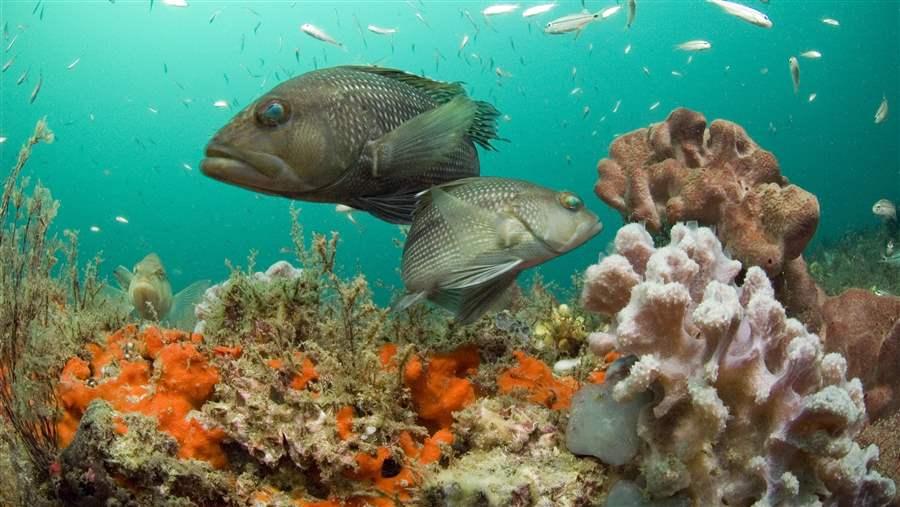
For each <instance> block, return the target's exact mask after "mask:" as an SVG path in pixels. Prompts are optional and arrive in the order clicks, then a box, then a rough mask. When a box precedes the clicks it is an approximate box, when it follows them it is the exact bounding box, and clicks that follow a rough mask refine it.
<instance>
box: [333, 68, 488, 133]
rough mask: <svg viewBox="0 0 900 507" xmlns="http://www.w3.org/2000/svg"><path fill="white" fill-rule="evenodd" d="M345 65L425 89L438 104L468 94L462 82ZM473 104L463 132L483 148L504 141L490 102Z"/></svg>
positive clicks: (400, 71)
mask: <svg viewBox="0 0 900 507" xmlns="http://www.w3.org/2000/svg"><path fill="white" fill-rule="evenodd" d="M344 68H346V69H350V70H355V71H358V72H367V73H369V74H375V75H378V76H382V77H386V78H388V79H393V80H396V81H399V82H401V83H405V84H408V85H409V86H412V87H413V88H416V89H418V90H421V91H423V92H425V94H426V95H428V96H429V97H430V98H431V100H433V101H435V102H437V103H438V104H446V103H447V102H450V101H451V100H453V99H454V98H455V97H458V96H460V95H466V96H468V94H467V93H466V90H465V89H464V88H463V86H462V85H463V84H462V83H461V82H459V81H457V82H453V83H448V82H445V81H435V80H434V79H428V78H427V77H422V76H417V75H415V74H410V73H409V72H404V71H402V70H397V69H389V68H386V67H376V66H370V65H345V66H344ZM475 105H476V106H477V108H476V111H475V120H474V121H473V122H472V126H471V127H470V128H469V130H468V131H467V132H466V135H467V136H468V137H469V139H471V140H472V141H474V142H476V143H478V144H479V145H480V146H481V147H482V148H484V149H486V150H493V149H494V147H493V146H492V145H491V141H492V140H494V139H501V140H503V139H502V138H500V136H499V135H498V134H497V118H499V117H500V111H498V110H497V108H496V107H494V106H493V104H490V103H488V102H484V101H480V100H476V101H475Z"/></svg>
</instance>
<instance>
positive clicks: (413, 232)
mask: <svg viewBox="0 0 900 507" xmlns="http://www.w3.org/2000/svg"><path fill="white" fill-rule="evenodd" d="M600 228H601V224H600V221H599V220H598V219H597V215H595V214H594V213H592V212H591V211H590V210H588V209H586V208H585V207H584V203H583V202H582V200H581V199H580V198H579V197H578V196H577V195H575V194H573V193H571V192H558V191H555V190H551V189H549V188H544V187H541V186H538V185H535V184H533V183H529V182H527V181H522V180H514V179H507V178H465V179H462V180H457V181H454V182H451V183H445V184H443V185H440V186H437V187H434V188H432V189H431V190H429V191H428V192H426V193H424V194H423V195H422V197H421V199H420V202H419V206H418V208H417V209H416V212H415V215H414V216H413V222H412V227H410V230H409V236H408V237H407V240H406V245H405V247H404V249H403V261H402V267H401V270H402V276H403V283H404V285H406V290H407V291H408V292H409V293H408V294H407V295H406V296H405V297H404V298H403V299H402V300H401V301H400V302H399V303H398V304H397V305H396V309H404V308H406V307H408V306H410V305H412V304H414V303H417V302H418V301H421V300H423V299H429V300H431V301H433V302H434V303H436V304H438V305H440V306H443V307H444V308H447V309H448V310H450V311H452V312H454V313H455V314H456V318H457V320H458V321H459V322H461V323H463V324H467V323H470V322H472V321H474V320H476V319H477V318H478V317H480V316H481V315H482V314H484V313H485V312H486V311H488V310H490V309H493V308H496V307H497V306H498V305H497V304H498V303H499V302H500V301H502V299H503V298H502V296H503V294H504V293H505V292H506V291H507V289H508V288H509V287H510V286H511V285H512V284H513V282H514V281H515V279H516V277H517V276H518V275H519V273H520V272H522V271H523V270H525V269H528V268H530V267H532V266H536V265H538V264H541V263H543V262H546V261H548V260H550V259H553V258H555V257H558V256H560V255H562V254H564V253H566V252H568V251H570V250H572V249H573V248H576V247H578V246H580V245H581V244H583V243H584V242H585V241H587V240H589V239H591V238H592V237H594V236H595V235H596V234H597V233H598V232H600Z"/></svg>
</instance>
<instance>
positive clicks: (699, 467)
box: [583, 116, 895, 506]
mask: <svg viewBox="0 0 900 507" xmlns="http://www.w3.org/2000/svg"><path fill="white" fill-rule="evenodd" d="M676 118H677V116H676ZM697 149H699V148H697ZM695 151H696V150H695ZM685 157H687V158H686V159H688V160H690V159H691V157H692V155H690V153H688V154H687V155H685ZM616 247H617V253H616V254H614V255H611V256H608V257H606V258H604V259H603V260H602V261H601V262H600V264H599V265H597V266H593V267H591V269H589V270H588V276H587V279H586V281H585V286H584V298H583V299H584V301H585V302H586V303H588V304H589V307H592V308H595V309H599V310H601V311H605V312H609V311H610V310H617V313H616V314H615V322H614V327H613V328H612V329H611V331H610V332H609V333H607V334H605V335H600V336H594V337H592V338H590V342H591V345H592V348H593V349H594V350H595V351H596V352H603V350H602V349H603V348H604V347H607V348H608V347H614V348H615V349H616V350H617V351H618V352H620V353H622V354H623V355H626V356H627V355H632V356H635V358H636V362H635V363H634V364H633V366H632V367H631V369H630V371H629V372H628V374H627V376H625V377H624V378H623V379H622V380H621V381H619V382H618V383H616V384H615V386H614V387H613V388H612V394H613V397H614V398H615V399H616V400H618V401H625V400H630V399H633V398H634V397H636V396H640V395H642V394H643V393H645V392H647V391H651V392H652V393H654V398H655V399H656V400H658V401H656V402H655V403H653V404H652V405H650V406H649V407H648V408H647V409H646V410H645V411H644V413H642V414H641V417H640V418H639V420H638V435H639V436H640V437H641V439H642V440H643V445H642V448H641V451H640V453H639V454H638V456H637V457H636V458H635V460H634V462H633V463H634V464H636V465H638V466H637V467H636V470H639V472H634V473H640V474H641V477H640V481H639V482H640V483H641V484H643V485H644V486H645V490H646V491H647V492H648V493H649V494H650V495H651V497H653V498H655V499H662V498H669V497H687V498H689V499H690V501H691V503H692V505H709V506H713V505H751V504H753V505H818V504H820V503H819V502H824V503H825V504H829V505H831V504H833V505H885V504H887V503H888V502H889V501H890V500H891V498H893V496H894V494H895V485H894V483H893V482H892V481H891V480H889V479H885V478H884V477H882V476H881V475H880V474H879V473H878V472H877V471H875V470H874V469H873V464H874V463H875V462H876V461H877V459H878V448H877V447H876V446H874V445H870V446H869V447H867V448H865V449H863V448H861V447H860V446H859V445H858V444H857V443H856V442H854V439H856V438H857V436H858V435H859V433H860V432H861V431H862V429H863V427H864V426H865V422H866V411H865V410H866V409H865V403H864V400H863V390H862V384H861V382H860V381H859V379H856V378H854V379H851V380H848V379H847V376H846V373H847V361H846V360H845V359H844V357H843V356H842V355H840V354H838V353H833V352H832V353H826V352H825V349H824V347H823V345H822V342H821V340H820V339H819V337H818V336H817V335H815V334H811V333H809V332H808V331H807V330H806V329H805V328H804V326H803V325H802V324H801V323H800V322H799V321H797V320H795V319H791V318H787V317H786V315H785V311H784V308H783V307H782V305H781V304H780V303H779V302H778V301H776V299H775V297H774V290H773V288H772V285H771V283H770V282H769V279H768V278H767V277H766V275H765V273H764V272H763V270H762V269H760V268H759V267H750V268H749V269H747V271H746V275H745V276H744V279H743V284H742V285H741V286H737V285H736V283H735V278H736V276H737V275H738V273H739V272H741V264H740V263H739V262H737V261H735V260H732V259H729V258H728V257H727V256H726V255H725V254H724V252H723V250H722V246H721V244H720V243H719V241H718V240H717V239H716V237H715V234H714V233H713V232H712V231H711V230H709V229H706V228H689V227H687V226H685V225H681V224H676V225H675V226H674V227H673V228H672V231H671V243H670V244H669V245H668V246H666V247H662V248H658V249H656V248H654V247H653V242H652V239H651V237H650V235H649V233H648V232H647V231H646V230H645V229H644V228H643V227H642V226H641V225H638V224H630V225H627V226H625V227H624V228H622V229H621V230H620V231H619V234H618V236H617V238H616ZM611 279H623V280H633V281H636V282H637V283H635V284H625V285H614V284H609V283H606V282H607V281H608V280H611ZM623 292H627V295H626V294H624V293H623ZM598 301H615V302H621V301H627V303H626V304H624V306H621V308H618V306H619V304H618V303H617V304H616V305H601V304H598V303H597V302H598ZM626 478H628V477H626Z"/></svg>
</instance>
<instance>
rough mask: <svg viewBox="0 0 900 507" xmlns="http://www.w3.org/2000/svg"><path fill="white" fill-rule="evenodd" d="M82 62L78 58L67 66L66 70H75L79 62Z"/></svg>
mask: <svg viewBox="0 0 900 507" xmlns="http://www.w3.org/2000/svg"><path fill="white" fill-rule="evenodd" d="M80 61H81V57H80V56H79V57H78V58H76V59H75V60H74V61H73V62H72V63H70V64H69V65H67V66H66V69H68V70H72V69H74V68H75V66H76V65H78V62H80Z"/></svg>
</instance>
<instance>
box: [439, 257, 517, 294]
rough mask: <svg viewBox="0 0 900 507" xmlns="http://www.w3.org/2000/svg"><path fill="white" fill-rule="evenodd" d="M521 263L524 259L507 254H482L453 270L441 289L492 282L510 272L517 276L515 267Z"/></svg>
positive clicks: (462, 287)
mask: <svg viewBox="0 0 900 507" xmlns="http://www.w3.org/2000/svg"><path fill="white" fill-rule="evenodd" d="M521 264H522V259H516V258H513V257H510V256H506V255H481V256H478V257H476V258H475V260H474V262H472V263H470V264H467V265H466V266H465V267H463V268H459V269H456V270H454V271H452V272H451V273H450V275H449V276H448V277H447V278H446V279H444V280H443V281H442V282H441V284H440V287H441V289H466V288H469V287H476V286H480V285H484V284H486V283H492V282H493V281H494V280H496V279H498V278H502V277H504V276H508V275H509V273H510V272H512V273H513V276H515V269H516V268H517V267H519V265H521Z"/></svg>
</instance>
